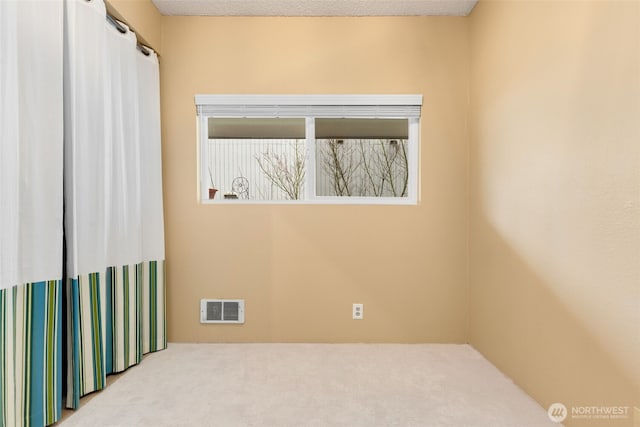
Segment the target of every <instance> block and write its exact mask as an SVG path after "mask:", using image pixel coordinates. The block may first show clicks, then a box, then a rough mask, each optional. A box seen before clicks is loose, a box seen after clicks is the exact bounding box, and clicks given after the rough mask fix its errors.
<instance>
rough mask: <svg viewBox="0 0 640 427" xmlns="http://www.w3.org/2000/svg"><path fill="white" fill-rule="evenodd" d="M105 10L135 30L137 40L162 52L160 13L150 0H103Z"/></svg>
mask: <svg viewBox="0 0 640 427" xmlns="http://www.w3.org/2000/svg"><path fill="white" fill-rule="evenodd" d="M105 2H106V4H107V10H108V11H109V13H110V14H111V15H112V16H114V17H115V18H118V19H121V20H123V21H124V22H126V23H127V24H128V25H129V26H130V27H131V28H132V29H133V31H135V32H136V35H137V37H138V41H139V42H142V43H144V44H146V45H147V46H149V47H152V48H153V49H154V50H155V51H156V52H157V53H158V54H162V47H161V43H162V38H161V34H162V28H161V15H160V12H158V9H156V7H155V6H154V4H153V3H152V2H151V0H105Z"/></svg>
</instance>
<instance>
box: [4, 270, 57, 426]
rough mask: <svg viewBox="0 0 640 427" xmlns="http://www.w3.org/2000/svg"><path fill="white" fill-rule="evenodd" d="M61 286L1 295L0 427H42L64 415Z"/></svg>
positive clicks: (25, 287)
mask: <svg viewBox="0 0 640 427" xmlns="http://www.w3.org/2000/svg"><path fill="white" fill-rule="evenodd" d="M61 304H62V281H59V280H51V281H46V282H36V283H27V284H24V285H19V286H15V287H13V288H9V289H3V290H1V291H0V344H1V345H2V349H1V351H0V373H1V374H2V375H1V377H0V426H3V427H4V426H6V427H9V426H11V427H13V426H15V427H31V426H34V427H40V426H45V425H49V424H53V423H54V422H56V421H57V420H58V419H59V418H60V416H61V413H62V382H61V380H62V359H61V357H62V333H61V325H62V306H61Z"/></svg>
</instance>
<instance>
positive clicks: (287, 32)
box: [161, 17, 469, 342]
mask: <svg viewBox="0 0 640 427" xmlns="http://www.w3.org/2000/svg"><path fill="white" fill-rule="evenodd" d="M467 29H468V25H467V20H465V19H464V18H437V17H432V18H206V17H163V18H162V48H163V57H162V60H161V76H162V116H163V129H162V131H163V150H164V151H163V161H164V165H163V167H164V191H165V200H164V201H165V213H166V216H165V220H166V247H167V260H168V263H167V280H168V299H167V301H168V337H169V340H170V341H195V342H219V341H275V342H285V341H293V342H360V341H367V342H465V341H466V337H467V324H468V322H467V299H468V274H467V264H468V262H467V261H468V259H467V257H468V245H467V237H468V231H467V223H468V217H467V200H468V193H467V142H468V134H467V110H468V81H469V76H468V58H469V51H468V33H467ZM198 93H210V94H234V93H236V94H243V93H247V94H334V93H336V94H342V93H347V94H349V93H356V94H377V93H382V94H385V93H390V94H394V93H397V94H413V93H417V94H424V100H425V106H424V108H423V120H422V130H421V131H422V136H421V164H422V171H421V181H420V182H421V187H422V188H421V197H422V200H421V202H420V204H419V206H268V205H254V206H246V205H245V206H229V205H225V206H221V205H218V206H211V205H201V204H199V203H198V202H197V200H196V183H197V174H196V163H197V161H196V155H197V154H196V128H195V107H194V99H193V96H194V95H195V94H198ZM201 298H244V299H245V300H246V324H244V325H243V326H228V325H222V326H220V325H205V326H203V325H200V324H199V318H198V309H199V300H200V299H201ZM355 302H360V303H364V320H363V321H354V320H351V304H352V303H355Z"/></svg>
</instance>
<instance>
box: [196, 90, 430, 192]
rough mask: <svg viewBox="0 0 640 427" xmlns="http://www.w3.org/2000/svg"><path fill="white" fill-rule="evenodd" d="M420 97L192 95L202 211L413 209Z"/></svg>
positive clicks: (416, 189) (416, 174) (416, 184)
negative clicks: (238, 206) (255, 206)
mask: <svg viewBox="0 0 640 427" xmlns="http://www.w3.org/2000/svg"><path fill="white" fill-rule="evenodd" d="M421 104H422V96H420V95H326V96H325V95H306V96H305V95H300V96H269V95H264V96H250V95H196V106H197V111H198V127H199V140H200V152H199V154H200V198H201V201H202V202H204V203H247V202H250V203H251V202H253V203H354V204H355V203H368V204H415V203H417V200H418V197H417V195H418V129H419V118H420V108H421Z"/></svg>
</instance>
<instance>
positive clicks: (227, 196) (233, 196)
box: [224, 192, 238, 199]
mask: <svg viewBox="0 0 640 427" xmlns="http://www.w3.org/2000/svg"><path fill="white" fill-rule="evenodd" d="M224 198H225V199H237V198H238V194H237V193H233V192H232V193H224Z"/></svg>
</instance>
